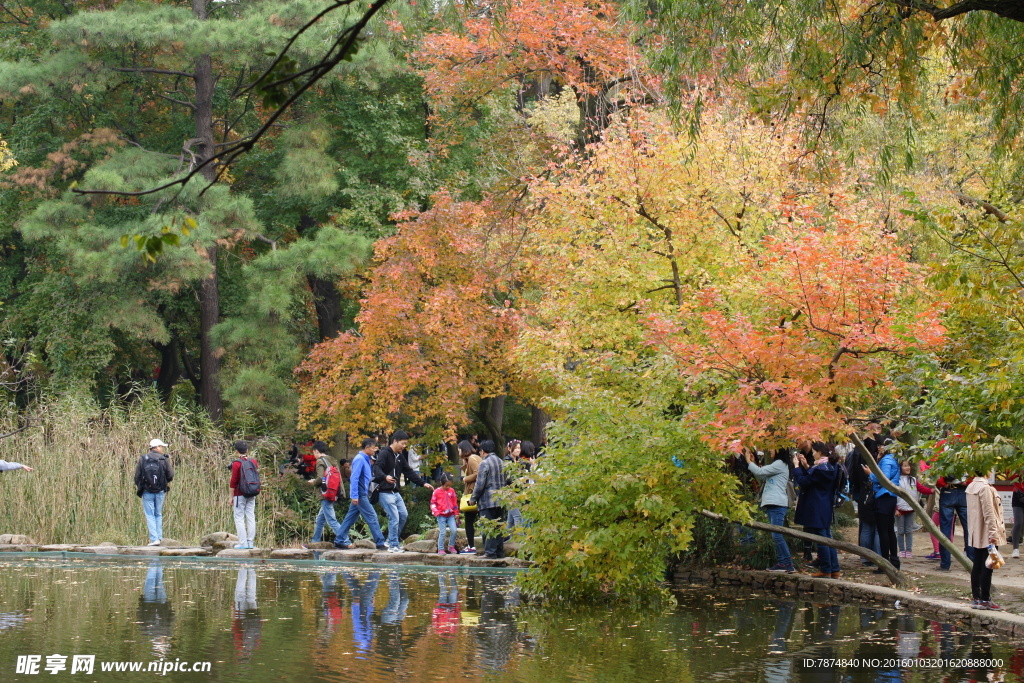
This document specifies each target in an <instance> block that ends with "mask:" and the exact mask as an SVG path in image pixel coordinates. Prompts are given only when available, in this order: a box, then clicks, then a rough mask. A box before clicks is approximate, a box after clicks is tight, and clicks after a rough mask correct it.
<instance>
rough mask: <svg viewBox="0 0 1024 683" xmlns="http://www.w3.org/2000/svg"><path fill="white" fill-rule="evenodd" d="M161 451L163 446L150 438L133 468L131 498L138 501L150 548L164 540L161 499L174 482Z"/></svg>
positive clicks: (169, 465) (157, 440)
mask: <svg viewBox="0 0 1024 683" xmlns="http://www.w3.org/2000/svg"><path fill="white" fill-rule="evenodd" d="M165 448H167V444H165V443H164V442H163V441H161V440H160V439H153V440H152V441H150V442H149V452H148V453H145V454H143V456H142V457H140V458H139V464H138V465H136V467H135V495H137V496H139V497H140V498H142V512H143V514H144V515H146V528H147V529H148V530H149V544H150V545H160V540H161V539H162V538H163V537H164V536H163V534H164V517H163V510H164V497H165V496H166V495H167V492H168V491H169V490H170V489H171V481H172V480H173V479H174V468H173V467H171V461H170V460H169V459H168V457H167V454H166V453H165V452H164V449H165Z"/></svg>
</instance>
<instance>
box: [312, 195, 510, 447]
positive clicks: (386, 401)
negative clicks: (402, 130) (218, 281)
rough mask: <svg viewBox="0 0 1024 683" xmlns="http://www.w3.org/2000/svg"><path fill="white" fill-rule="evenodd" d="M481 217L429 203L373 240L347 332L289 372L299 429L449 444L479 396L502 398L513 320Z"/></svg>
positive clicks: (452, 204)
mask: <svg viewBox="0 0 1024 683" xmlns="http://www.w3.org/2000/svg"><path fill="white" fill-rule="evenodd" d="M488 209H489V204H488V203H486V202H482V203H477V202H459V201H456V200H455V199H453V198H452V197H451V196H449V195H447V194H440V195H436V196H435V197H434V203H433V206H432V207H431V208H430V209H429V210H427V211H424V212H423V213H419V214H416V213H412V214H408V215H405V216H404V218H405V219H406V220H405V221H404V222H402V223H401V224H400V225H399V228H398V232H397V234H396V235H395V236H394V237H390V238H388V239H384V240H381V241H379V242H378V243H377V245H376V248H375V253H374V265H373V267H372V270H371V271H370V273H369V282H368V283H367V287H366V290H365V291H366V294H365V296H364V298H363V299H362V301H361V302H360V304H361V307H360V313H359V315H358V316H357V317H356V323H357V324H358V326H359V329H358V331H350V332H346V333H343V334H341V335H340V336H338V337H337V338H334V339H330V340H328V341H325V342H323V343H321V344H319V345H317V346H316V347H315V348H314V349H313V350H312V352H311V353H310V354H309V356H308V357H307V358H306V360H305V361H304V362H303V363H302V365H301V366H300V367H299V368H298V369H297V371H296V372H297V374H298V376H299V379H300V384H301V391H302V397H301V403H300V413H301V420H302V421H303V423H304V424H306V425H308V426H311V427H314V428H315V429H316V430H317V431H318V432H319V433H322V434H324V435H325V436H331V435H333V434H335V433H337V432H348V433H350V434H358V433H361V432H369V431H376V430H390V429H393V428H395V427H397V426H415V427H417V428H425V429H428V430H432V431H433V432H434V433H435V434H438V435H439V434H440V433H444V434H445V435H447V436H452V435H454V430H455V429H456V427H457V426H459V425H464V424H466V423H467V422H468V421H469V417H468V415H467V406H468V405H470V404H472V403H473V402H474V401H475V400H476V398H477V397H478V396H483V397H487V396H495V395H501V394H504V393H505V385H506V383H507V382H508V381H509V378H510V377H511V376H512V374H513V368H512V366H511V363H510V361H509V353H510V349H511V348H512V347H513V345H514V338H515V329H516V328H515V314H514V311H513V310H512V309H511V308H509V307H508V306H507V305H506V302H505V301H504V300H503V299H502V298H500V296H499V292H498V290H497V287H496V284H497V283H498V282H500V280H501V273H502V272H503V266H504V265H505V264H504V263H502V261H501V258H500V255H499V254H495V253H494V251H491V252H488V251H487V249H486V248H485V247H486V246H487V240H486V239H485V238H486V235H487V234H488V230H487V229H488V227H493V226H492V225H491V223H490V222H489V221H490V214H489V212H488ZM499 232H500V231H499Z"/></svg>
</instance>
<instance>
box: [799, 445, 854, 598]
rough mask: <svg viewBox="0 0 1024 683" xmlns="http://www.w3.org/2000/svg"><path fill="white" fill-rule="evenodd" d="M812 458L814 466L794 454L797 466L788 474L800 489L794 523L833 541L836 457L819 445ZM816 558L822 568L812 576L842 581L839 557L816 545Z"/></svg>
mask: <svg viewBox="0 0 1024 683" xmlns="http://www.w3.org/2000/svg"><path fill="white" fill-rule="evenodd" d="M811 455H812V457H813V458H814V464H813V465H812V464H810V463H808V462H807V457H806V456H805V455H804V454H803V453H797V455H796V460H797V462H796V464H795V465H794V466H793V468H792V469H791V471H790V473H791V475H792V478H793V481H794V482H796V484H797V486H799V487H800V494H799V497H798V498H797V502H796V514H795V515H794V518H793V521H794V523H796V524H799V525H802V526H804V527H806V528H807V531H808V532H810V533H812V534H816V535H818V536H824V537H825V538H832V514H833V510H834V505H835V489H836V480H837V478H838V477H837V475H838V469H837V468H838V465H837V462H838V457H837V456H835V455H834V454H833V453H832V451H831V449H830V448H829V447H828V446H827V445H826V444H824V443H822V442H821V441H815V442H814V443H812V444H811ZM818 555H819V557H820V558H821V566H820V567H818V571H816V572H814V573H813V574H811V576H813V577H815V578H833V579H838V578H841V577H842V573H841V572H840V571H839V554H838V553H837V552H836V549H835V548H833V547H832V546H829V545H824V544H820V543H819V544H818Z"/></svg>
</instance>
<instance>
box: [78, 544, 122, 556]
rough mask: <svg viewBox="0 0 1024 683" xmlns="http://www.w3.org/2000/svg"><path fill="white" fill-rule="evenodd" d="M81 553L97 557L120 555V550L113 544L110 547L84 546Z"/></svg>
mask: <svg viewBox="0 0 1024 683" xmlns="http://www.w3.org/2000/svg"><path fill="white" fill-rule="evenodd" d="M79 552H83V553H96V554H97V555H120V554H121V551H120V549H119V548H118V547H117V546H116V545H113V544H110V545H86V546H82V548H81V549H80V551H79Z"/></svg>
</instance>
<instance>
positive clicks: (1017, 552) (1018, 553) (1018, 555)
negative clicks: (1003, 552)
mask: <svg viewBox="0 0 1024 683" xmlns="http://www.w3.org/2000/svg"><path fill="white" fill-rule="evenodd" d="M1010 557H1020V550H1019V549H1018V548H1014V549H1013V554H1012V555H1010Z"/></svg>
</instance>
